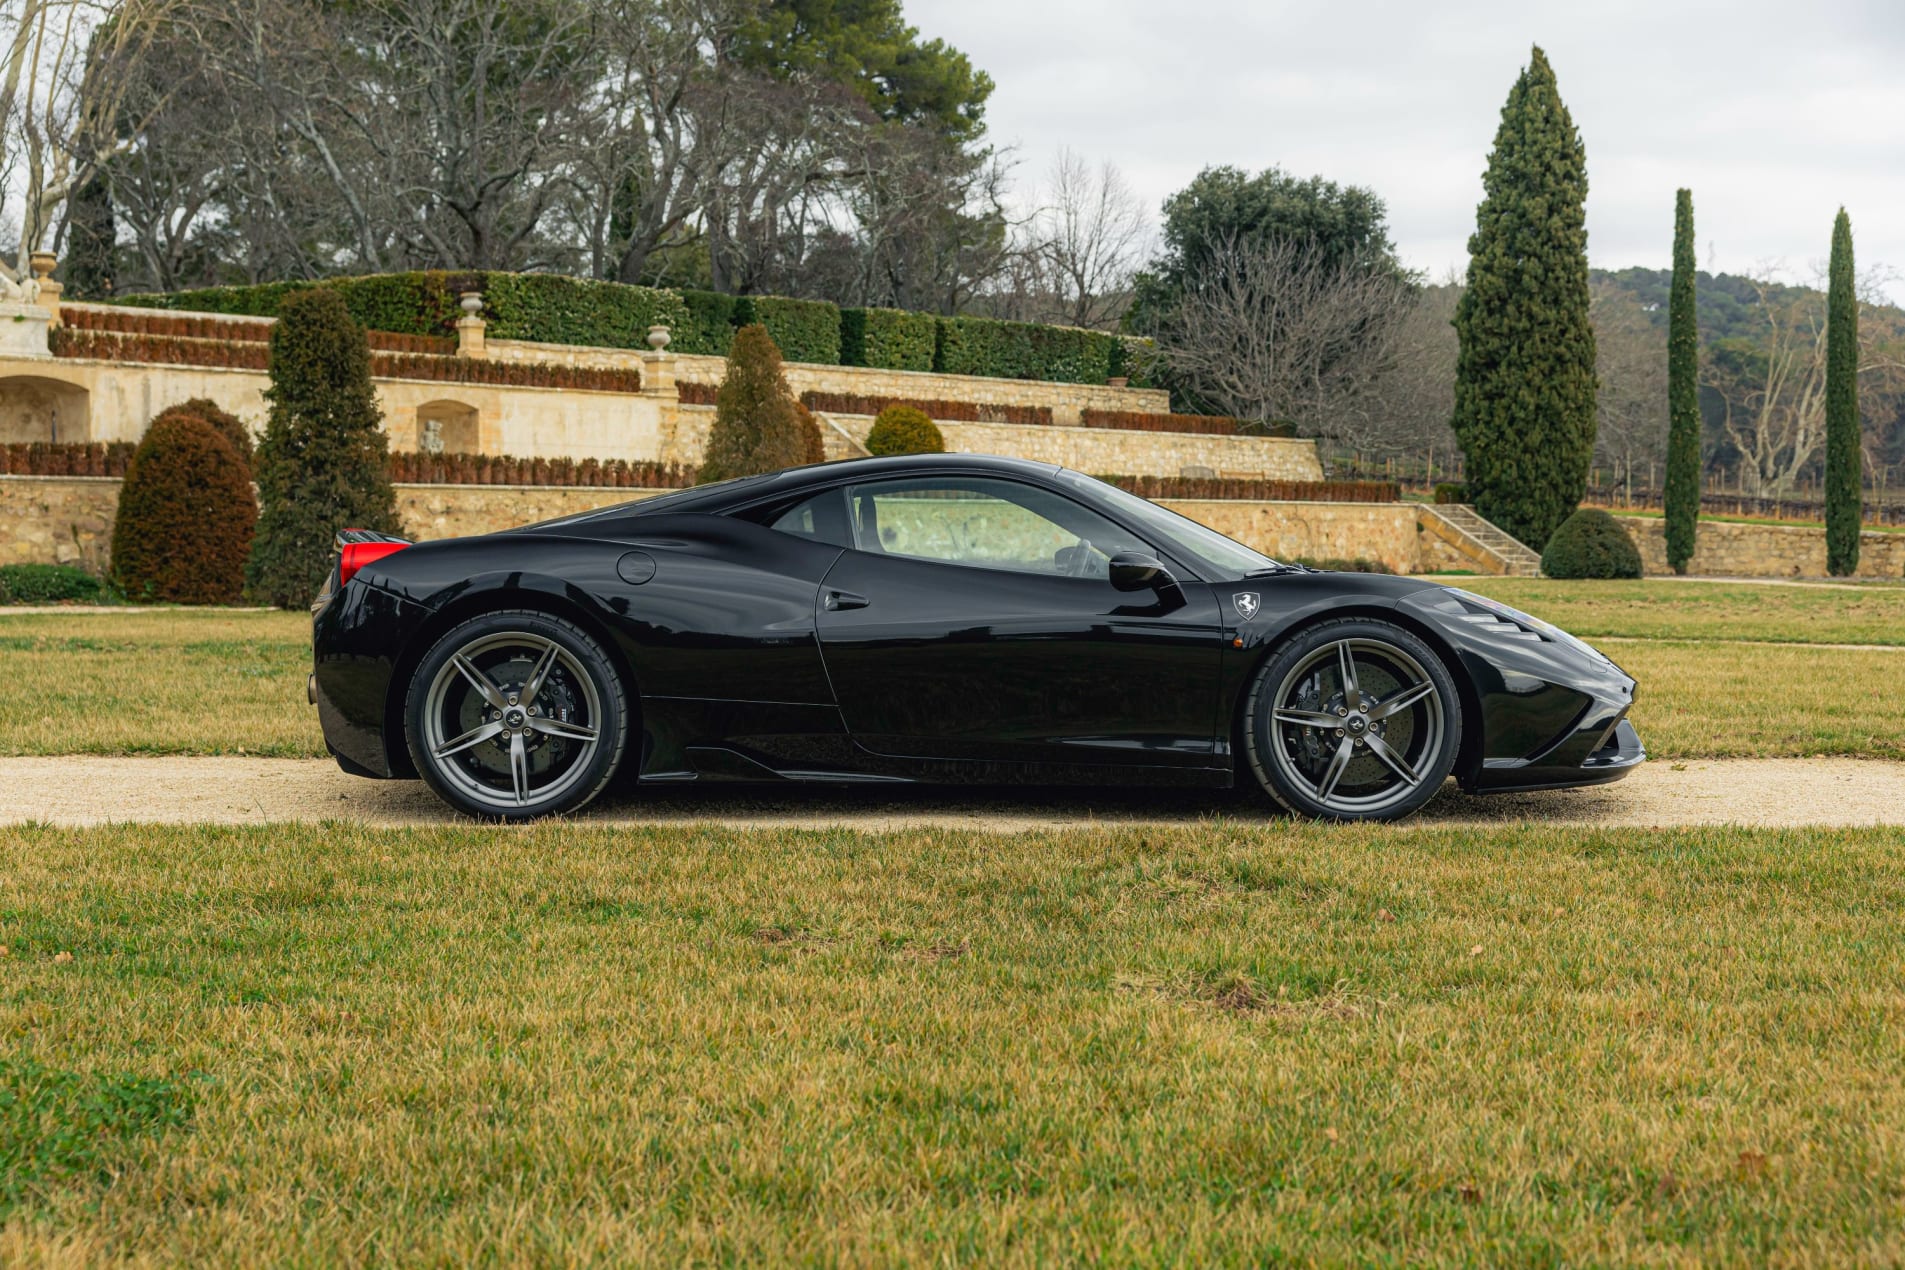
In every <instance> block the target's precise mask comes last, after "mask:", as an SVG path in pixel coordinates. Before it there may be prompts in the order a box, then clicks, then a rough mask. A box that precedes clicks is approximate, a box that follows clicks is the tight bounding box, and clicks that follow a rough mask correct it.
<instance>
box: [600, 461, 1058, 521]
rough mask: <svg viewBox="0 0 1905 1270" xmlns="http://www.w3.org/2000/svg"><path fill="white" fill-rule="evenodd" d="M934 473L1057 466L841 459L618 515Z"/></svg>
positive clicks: (1029, 472)
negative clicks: (883, 478) (845, 482)
mask: <svg viewBox="0 0 1905 1270" xmlns="http://www.w3.org/2000/svg"><path fill="white" fill-rule="evenodd" d="M935 471H945V472H992V473H997V474H998V475H1001V476H1021V477H1024V476H1030V477H1043V478H1046V479H1050V478H1051V477H1052V476H1054V475H1056V474H1057V472H1058V471H1059V467H1058V465H1057V464H1056V463H1035V462H1033V461H1032V460H1030V459H1014V458H1007V457H1005V456H1004V455H999V454H895V455H889V456H886V457H883V458H868V459H843V460H840V461H838V462H834V463H813V464H809V465H808V466H806V467H792V468H787V469H785V470H784V471H779V472H770V473H768V474H766V475H764V476H744V477H740V478H737V479H735V480H731V481H718V482H716V483H715V484H712V485H704V486H699V487H696V488H693V489H686V490H679V491H676V492H674V493H672V494H663V495H660V496H659V497H655V498H648V499H643V500H642V501H641V502H638V503H629V504H624V505H623V506H621V507H619V508H617V509H615V510H616V512H617V514H619V515H625V516H642V515H650V514H653V515H669V514H674V513H678V512H686V511H694V512H706V513H714V514H719V513H721V512H725V511H728V510H730V509H732V508H736V507H742V506H745V505H747V504H750V503H757V502H760V501H762V500H764V499H772V498H780V497H783V496H786V495H792V494H798V493H799V492H800V491H801V490H803V489H809V488H812V489H821V488H825V487H826V486H829V485H837V484H839V483H840V482H842V481H862V480H876V479H878V478H880V477H885V476H903V475H906V474H908V473H931V472H935Z"/></svg>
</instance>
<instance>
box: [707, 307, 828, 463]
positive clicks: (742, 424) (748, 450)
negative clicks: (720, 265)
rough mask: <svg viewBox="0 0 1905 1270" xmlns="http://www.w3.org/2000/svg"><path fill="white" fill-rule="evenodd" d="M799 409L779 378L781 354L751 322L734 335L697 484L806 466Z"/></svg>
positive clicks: (805, 440) (764, 328) (805, 450)
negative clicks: (804, 464) (726, 371)
mask: <svg viewBox="0 0 1905 1270" xmlns="http://www.w3.org/2000/svg"><path fill="white" fill-rule="evenodd" d="M807 444H808V438H807V436H806V434H805V432H804V430H803V429H802V427H801V420H800V407H799V403H797V402H796V401H795V400H794V394H793V393H792V392H791V391H789V389H788V387H787V379H786V376H784V375H782V374H781V351H780V349H779V348H778V347H777V346H776V345H775V343H774V338H773V337H772V336H771V335H769V334H768V333H767V328H766V327H765V326H762V325H761V324H760V323H758V322H755V323H751V324H749V325H747V326H744V327H742V328H741V329H740V330H738V331H736V332H735V333H734V343H733V345H732V346H730V347H729V349H728V373H727V375H726V377H725V378H723V379H722V380H721V391H720V393H719V394H717V395H716V397H715V413H714V428H713V429H712V430H711V431H710V432H709V433H708V452H707V456H706V457H705V458H703V459H702V461H701V473H700V480H701V481H703V482H704V483H705V482H708V481H725V480H728V479H730V478H731V477H736V476H758V475H760V474H762V473H765V472H778V471H780V470H781V469H782V468H788V467H799V466H800V465H801V464H803V463H805V462H807V461H808V452H807Z"/></svg>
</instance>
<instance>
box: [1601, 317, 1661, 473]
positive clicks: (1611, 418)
mask: <svg viewBox="0 0 1905 1270" xmlns="http://www.w3.org/2000/svg"><path fill="white" fill-rule="evenodd" d="M1589 317H1590V320H1591V321H1592V322H1593V323H1594V348H1595V375H1596V377H1597V378H1598V379H1599V381H1600V393H1599V400H1598V403H1597V411H1596V413H1597V415H1598V418H1599V420H1600V423H1599V426H1598V429H1597V431H1596V433H1595V438H1594V458H1595V461H1596V462H1597V463H1600V464H1605V465H1607V467H1608V468H1609V469H1611V474H1612V477H1613V479H1614V481H1615V482H1617V483H1624V484H1626V485H1627V486H1628V487H1629V488H1631V487H1632V485H1633V481H1634V475H1635V473H1636V472H1647V471H1648V470H1649V469H1650V468H1651V467H1654V466H1655V465H1658V464H1659V463H1660V461H1661V459H1662V458H1663V456H1664V454H1665V452H1666V443H1667V332H1666V330H1665V329H1664V328H1662V327H1660V326H1659V325H1657V324H1656V323H1655V322H1654V321H1653V319H1652V318H1651V317H1650V316H1649V314H1648V313H1647V311H1646V310H1645V309H1643V308H1641V306H1640V303H1639V302H1638V301H1637V300H1636V299H1635V298H1634V295H1633V293H1632V292H1631V291H1628V290H1626V289H1625V288H1622V287H1619V286H1616V285H1614V284H1612V283H1608V282H1597V283H1595V284H1594V287H1593V297H1592V301H1591V308H1590V310H1589Z"/></svg>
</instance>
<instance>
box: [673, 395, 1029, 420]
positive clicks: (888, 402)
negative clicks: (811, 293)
mask: <svg viewBox="0 0 1905 1270" xmlns="http://www.w3.org/2000/svg"><path fill="white" fill-rule="evenodd" d="M682 400H684V401H686V400H687V398H685V397H684V398H682ZM800 400H801V402H802V404H804V405H805V406H807V407H808V409H810V410H824V411H826V412H827V413H829V414H838V415H878V414H879V413H880V412H881V411H883V410H886V409H888V408H889V407H892V406H912V407H914V408H915V409H918V410H923V411H925V412H926V414H927V415H928V416H929V417H930V418H934V419H943V420H945V421H946V422H948V423H1016V424H1022V425H1025V426H1027V427H1038V426H1049V425H1050V424H1051V422H1052V408H1051V407H1050V406H1007V405H999V404H995V403H993V402H989V401H922V400H920V399H919V398H916V397H863V396H861V395H860V394H858V393H850V392H804V393H802V394H801V395H800Z"/></svg>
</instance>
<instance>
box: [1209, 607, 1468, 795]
mask: <svg viewBox="0 0 1905 1270" xmlns="http://www.w3.org/2000/svg"><path fill="white" fill-rule="evenodd" d="M1243 732H1244V748H1245V752H1246V755H1247V757H1248V758H1249V761H1250V765H1251V768H1252V770H1253V772H1254V773H1255V775H1256V777H1257V780H1258V782H1259V783H1260V784H1262V786H1263V787H1264V789H1265V790H1266V791H1267V792H1269V793H1270V794H1271V795H1272V796H1273V797H1275V798H1276V800H1277V801H1278V802H1280V803H1282V804H1283V805H1284V806H1285V807H1287V808H1289V809H1290V810H1291V811H1293V812H1295V813H1296V814H1298V815H1300V816H1315V817H1320V818H1323V819H1327V820H1394V819H1396V818H1397V817H1400V816H1406V815H1408V814H1409V813H1410V812H1412V811H1415V810H1416V809H1417V808H1418V807H1420V806H1422V804H1424V803H1426V802H1428V801H1429V799H1431V798H1433V797H1434V796H1435V793H1436V791H1437V790H1439V789H1440V788H1441V787H1442V782H1443V781H1444V780H1446V779H1447V778H1448V775H1449V773H1450V771H1452V770H1453V769H1454V767H1455V758H1456V755H1457V753H1458V752H1459V751H1460V750H1461V747H1462V707H1461V698H1460V697H1459V696H1458V695H1457V694H1456V691H1455V682H1454V680H1453V679H1451V678H1450V676H1449V672H1448V668H1447V667H1446V666H1444V665H1443V664H1442V659H1441V658H1440V657H1437V656H1436V655H1435V652H1434V651H1433V650H1432V649H1430V648H1429V646H1428V645H1426V644H1424V643H1423V642H1422V640H1420V639H1418V638H1417V637H1416V636H1415V635H1414V634H1412V633H1411V632H1409V631H1406V630H1404V629H1403V628H1402V627H1400V626H1396V625H1394V624H1392V623H1389V622H1384V621H1379V620H1369V619H1342V620H1339V621H1332V622H1324V623H1321V624H1319V625H1317V626H1313V627H1310V628H1309V629H1308V630H1305V631H1302V632H1299V633H1298V634H1297V635H1296V636H1295V637H1294V638H1293V639H1292V640H1291V641H1290V642H1289V643H1288V644H1287V645H1286V646H1285V647H1284V648H1282V649H1281V650H1280V651H1278V652H1277V653H1276V654H1275V655H1274V656H1272V657H1271V658H1269V660H1267V661H1266V662H1265V663H1264V665H1263V667H1262V669H1261V670H1260V671H1259V672H1258V673H1257V677H1256V680H1255V682H1254V683H1253V685H1252V688H1251V692H1250V696H1249V698H1248V700H1247V702H1246V705H1245V717H1244V728H1243Z"/></svg>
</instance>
